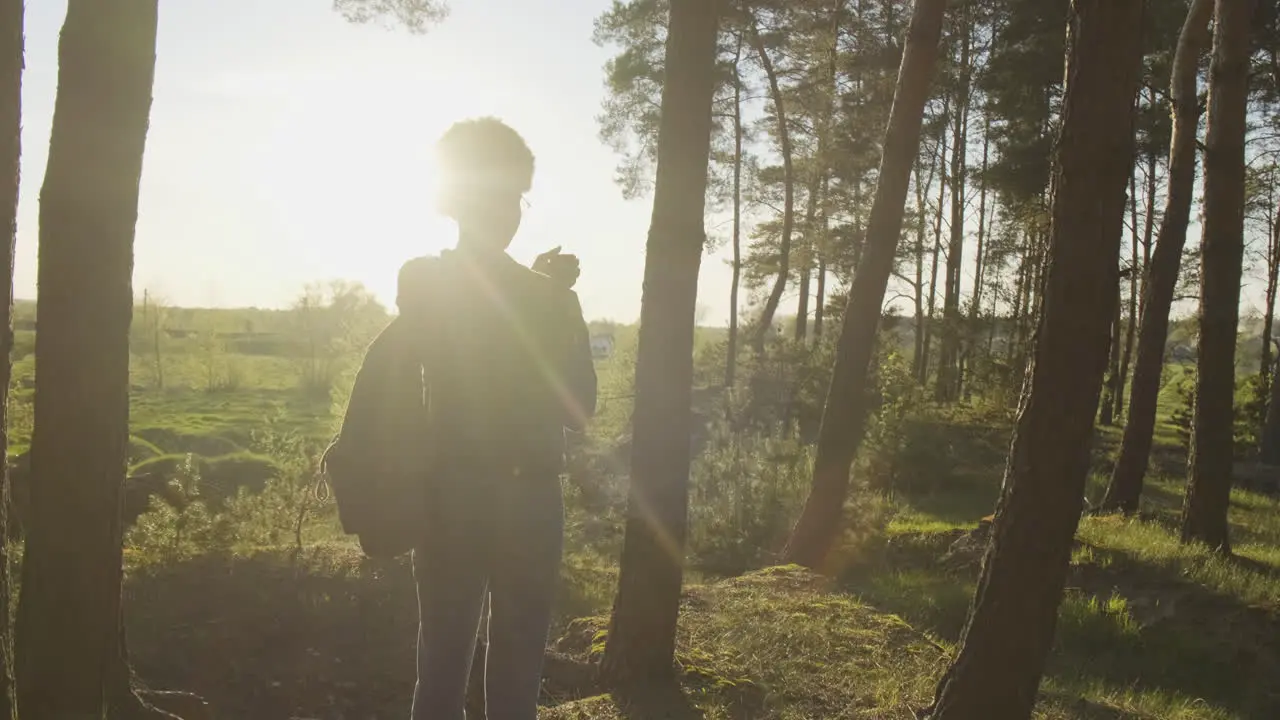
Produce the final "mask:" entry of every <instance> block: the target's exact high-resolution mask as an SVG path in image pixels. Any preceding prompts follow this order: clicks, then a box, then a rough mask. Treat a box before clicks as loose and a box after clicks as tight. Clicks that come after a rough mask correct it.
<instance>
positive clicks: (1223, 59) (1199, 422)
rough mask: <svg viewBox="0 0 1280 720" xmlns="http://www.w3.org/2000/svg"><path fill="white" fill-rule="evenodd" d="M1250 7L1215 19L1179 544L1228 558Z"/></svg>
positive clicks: (1227, 8)
mask: <svg viewBox="0 0 1280 720" xmlns="http://www.w3.org/2000/svg"><path fill="white" fill-rule="evenodd" d="M1252 14H1253V2H1252V0H1235V1H1234V2H1225V1H1220V2H1218V3H1217V6H1216V10H1215V12H1214V22H1213V27H1214V30H1213V60H1212V62H1211V63H1210V66H1209V118H1208V120H1207V122H1206V127H1205V153H1204V188H1205V189H1204V236H1203V240H1201V243H1200V247H1201V250H1200V258H1201V261H1200V342H1199V343H1198V344H1197V346H1198V349H1197V353H1196V354H1197V356H1198V358H1197V359H1198V363H1197V372H1196V403H1195V409H1194V414H1193V418H1192V432H1191V456H1190V459H1189V461H1188V464H1189V465H1190V469H1191V472H1190V478H1189V479H1188V481H1187V494H1186V499H1185V501H1184V503H1183V507H1182V540H1183V541H1184V542H1192V541H1195V542H1201V543H1204V544H1206V545H1208V546H1209V547H1211V548H1213V549H1215V550H1218V551H1220V552H1223V553H1227V554H1230V552H1231V542H1230V539H1229V538H1228V537H1227V509H1228V506H1229V505H1230V503H1231V463H1232V457H1233V455H1234V451H1235V446H1234V437H1233V436H1234V432H1233V430H1234V424H1235V423H1234V420H1235V416H1234V404H1233V403H1234V400H1235V356H1236V330H1237V325H1238V321H1239V314H1240V308H1239V305H1240V276H1241V270H1242V262H1243V260H1244V200H1245V194H1244V178H1245V165H1244V138H1245V130H1246V126H1245V116H1246V111H1247V106H1248V100H1249V80H1248V74H1249V51H1250V46H1249V34H1250V25H1251V18H1252Z"/></svg>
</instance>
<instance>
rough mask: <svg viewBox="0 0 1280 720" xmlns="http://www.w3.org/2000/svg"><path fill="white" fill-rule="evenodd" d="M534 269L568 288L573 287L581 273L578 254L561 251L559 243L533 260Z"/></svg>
mask: <svg viewBox="0 0 1280 720" xmlns="http://www.w3.org/2000/svg"><path fill="white" fill-rule="evenodd" d="M533 269H534V270H535V271H537V272H540V273H542V274H543V275H546V276H547V277H550V278H551V279H552V280H555V281H556V282H557V283H559V284H560V285H563V286H564V287H566V288H572V287H573V286H574V283H576V282H578V275H579V274H581V269H580V268H579V267H578V256H577V255H574V254H572V253H562V252H560V246H559V245H557V246H556V247H554V248H552V249H550V250H548V251H546V252H544V253H542V254H541V255H539V256H538V257H537V259H535V260H534V261H533Z"/></svg>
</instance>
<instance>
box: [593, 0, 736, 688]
mask: <svg viewBox="0 0 1280 720" xmlns="http://www.w3.org/2000/svg"><path fill="white" fill-rule="evenodd" d="M719 9H720V8H719V5H718V4H717V3H710V2H703V1H702V0H672V2H671V11H670V21H669V23H668V34H667V47H666V68H667V73H666V77H667V81H666V83H665V84H664V86H663V90H662V120H661V123H660V125H659V128H658V163H657V176H656V182H655V186H654V198H653V217H652V220H651V224H650V230H649V239H648V243H647V246H646V260H645V277H644V291H643V295H642V297H641V307H640V338H639V347H638V349H637V354H636V398H635V411H634V415H633V424H634V439H633V442H632V452H631V485H630V490H629V495H628V499H627V523H626V534H625V538H624V541H623V548H622V559H621V565H620V569H619V577H618V594H617V597H616V599H615V601H614V606H613V617H612V620H611V623H610V628H609V635H608V641H607V643H606V646H605V654H604V660H603V664H602V668H601V669H602V672H603V673H604V675H605V677H607V678H609V679H610V680H611V681H613V682H615V683H619V684H624V685H626V684H631V683H643V682H645V681H664V680H670V679H671V678H672V677H673V672H674V668H673V661H674V656H675V635H676V618H677V615H678V613H679V606H680V585H681V580H682V571H683V556H684V539H685V533H686V524H687V513H688V502H689V462H690V451H691V448H690V442H691V441H690V437H691V434H690V400H691V395H692V385H693V325H694V306H695V303H696V300H697V294H698V266H699V264H700V262H701V259H702V248H703V243H704V240H705V236H706V235H705V231H704V229H703V212H704V209H705V208H704V205H705V194H706V183H707V165H708V159H709V154H710V149H711V104H712V96H713V93H714V85H715V73H716V65H715V55H716V26H717V21H718V19H719Z"/></svg>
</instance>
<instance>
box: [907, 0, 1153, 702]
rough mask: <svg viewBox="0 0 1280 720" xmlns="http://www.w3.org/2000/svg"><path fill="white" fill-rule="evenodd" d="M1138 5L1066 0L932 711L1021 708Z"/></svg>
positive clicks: (1083, 463) (1085, 452)
mask: <svg viewBox="0 0 1280 720" xmlns="http://www.w3.org/2000/svg"><path fill="white" fill-rule="evenodd" d="M1142 6H1143V2H1142V0H1074V2H1072V15H1071V19H1070V24H1069V26H1068V27H1069V29H1068V43H1067V46H1068V47H1069V48H1070V55H1069V57H1068V61H1067V63H1068V70H1067V73H1066V77H1067V81H1066V90H1065V94H1064V98H1063V122H1062V129H1061V133H1060V136H1059V138H1058V143H1057V150H1056V158H1055V163H1054V179H1053V188H1054V190H1053V200H1052V204H1051V215H1052V221H1051V222H1052V225H1051V230H1050V244H1049V258H1048V263H1047V264H1046V272H1047V276H1046V278H1045V284H1044V287H1043V301H1042V302H1041V303H1040V318H1039V322H1038V329H1037V331H1036V335H1035V351H1034V355H1033V356H1032V360H1031V364H1030V367H1029V369H1028V374H1027V385H1026V387H1025V390H1024V393H1023V397H1022V403H1021V408H1020V410H1019V413H1018V421H1017V425H1016V427H1015V429H1014V435H1013V443H1012V447H1011V449H1010V454H1009V461H1008V465H1007V466H1006V468H1005V477H1004V485H1003V490H1002V493H1001V497H1000V501H999V503H998V505H997V507H996V515H995V521H994V525H993V528H992V541H991V546H990V547H989V549H988V550H987V555H986V558H985V559H984V562H983V566H982V574H981V577H980V578H979V580H978V590H977V594H976V596H975V598H974V604H973V609H972V612H971V613H970V616H969V620H968V623H967V624H966V626H965V629H964V633H963V634H962V636H961V640H960V649H959V651H958V653H957V655H956V657H955V658H954V659H953V661H952V663H951V665H950V667H949V668H948V669H947V672H946V674H945V675H944V676H943V678H942V680H941V682H940V683H939V685H938V692H937V697H936V700H935V704H934V708H933V714H932V718H934V720H962V719H963V720H976V719H977V718H993V719H994V718H999V719H1000V720H1023V719H1025V718H1030V717H1031V712H1032V708H1033V707H1034V705H1035V701H1036V693H1037V691H1038V689H1039V685H1040V678H1041V675H1042V674H1043V672H1044V665H1045V661H1046V659H1047V658H1048V655H1049V649H1050V647H1051V645H1052V643H1053V635H1054V630H1055V627H1056V624H1057V615H1058V604H1059V603H1060V602H1061V600H1062V591H1063V586H1064V585H1065V583H1066V578H1067V567H1068V563H1069V561H1070V559H1071V544H1072V540H1073V539H1074V537H1075V531H1076V525H1077V523H1078V522H1079V519H1080V510H1081V508H1082V496H1083V494H1084V486H1085V480H1086V478H1087V476H1088V473H1089V445H1090V442H1091V440H1092V437H1093V431H1094V422H1093V421H1094V416H1095V413H1097V411H1098V399H1099V395H1100V394H1101V391H1102V381H1103V374H1104V373H1105V372H1106V366H1107V350H1108V346H1109V345H1110V338H1109V330H1110V327H1111V321H1112V315H1113V312H1114V310H1115V304H1116V302H1117V300H1118V298H1117V294H1116V284H1117V283H1118V281H1119V260H1120V228H1121V226H1122V223H1123V219H1124V200H1125V191H1124V185H1125V176H1126V172H1127V170H1128V168H1129V159H1130V158H1131V157H1132V155H1131V153H1132V147H1133V133H1132V128H1131V123H1130V118H1131V114H1130V110H1131V107H1132V104H1133V95H1134V92H1135V91H1136V89H1137V82H1138V69H1139V65H1140V61H1141V55H1142V48H1141V38H1142V15H1143V13H1142Z"/></svg>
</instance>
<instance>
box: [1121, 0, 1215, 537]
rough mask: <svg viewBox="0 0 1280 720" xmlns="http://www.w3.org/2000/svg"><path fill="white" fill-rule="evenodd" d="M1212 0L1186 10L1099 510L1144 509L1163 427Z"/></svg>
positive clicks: (1197, 2)
mask: <svg viewBox="0 0 1280 720" xmlns="http://www.w3.org/2000/svg"><path fill="white" fill-rule="evenodd" d="M1212 14H1213V0H1193V2H1192V4H1191V8H1190V10H1189V11H1188V12H1187V19H1186V22H1185V23H1184V24H1183V26H1182V34H1181V35H1180V37H1179V38H1178V49H1177V52H1176V53H1175V56H1174V61H1173V71H1172V77H1171V79H1170V91H1171V96H1172V104H1173V138H1172V140H1171V141H1170V143H1169V187H1168V190H1167V195H1166V197H1165V203H1164V217H1163V218H1162V219H1161V220H1160V233H1159V235H1158V237H1157V239H1156V243H1155V250H1154V252H1153V253H1152V255H1151V262H1150V263H1149V264H1148V266H1147V280H1146V282H1145V283H1144V285H1145V288H1146V289H1145V291H1144V300H1143V302H1142V308H1143V310H1142V320H1141V323H1140V326H1139V329H1138V351H1137V358H1136V360H1135V361H1134V366H1133V382H1132V384H1131V387H1130V390H1129V412H1128V415H1127V418H1126V422H1125V426H1124V436H1123V438H1122V439H1121V441H1120V453H1119V456H1118V457H1117V458H1116V465H1115V468H1114V469H1113V470H1112V472H1111V482H1110V484H1109V485H1108V487H1107V493H1106V496H1105V497H1104V498H1103V500H1102V504H1101V506H1100V509H1101V510H1103V511H1107V512H1116V511H1121V512H1124V513H1125V514H1126V515H1132V514H1133V513H1136V512H1137V511H1138V500H1139V498H1140V497H1141V496H1142V481H1143V478H1144V477H1145V476H1146V474H1147V463H1148V461H1149V459H1150V455H1151V440H1152V433H1154V432H1155V426H1156V404H1157V401H1158V400H1159V396H1160V375H1161V373H1162V372H1163V371H1164V350H1165V342H1166V340H1167V339H1168V335H1169V310H1170V307H1171V306H1172V304H1173V293H1174V290H1175V289H1176V287H1177V284H1178V271H1179V266H1180V265H1181V264H1182V248H1183V246H1184V245H1185V244H1186V241H1187V224H1188V222H1189V221H1190V219H1191V202H1192V195H1193V193H1194V191H1195V177H1196V126H1197V125H1198V124H1199V121H1200V110H1199V107H1198V105H1197V99H1196V66H1197V64H1198V63H1199V58H1200V52H1201V50H1202V49H1203V48H1204V46H1205V45H1206V44H1207V42H1208V37H1209V33H1208V28H1209V18H1210V16H1211V15H1212Z"/></svg>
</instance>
